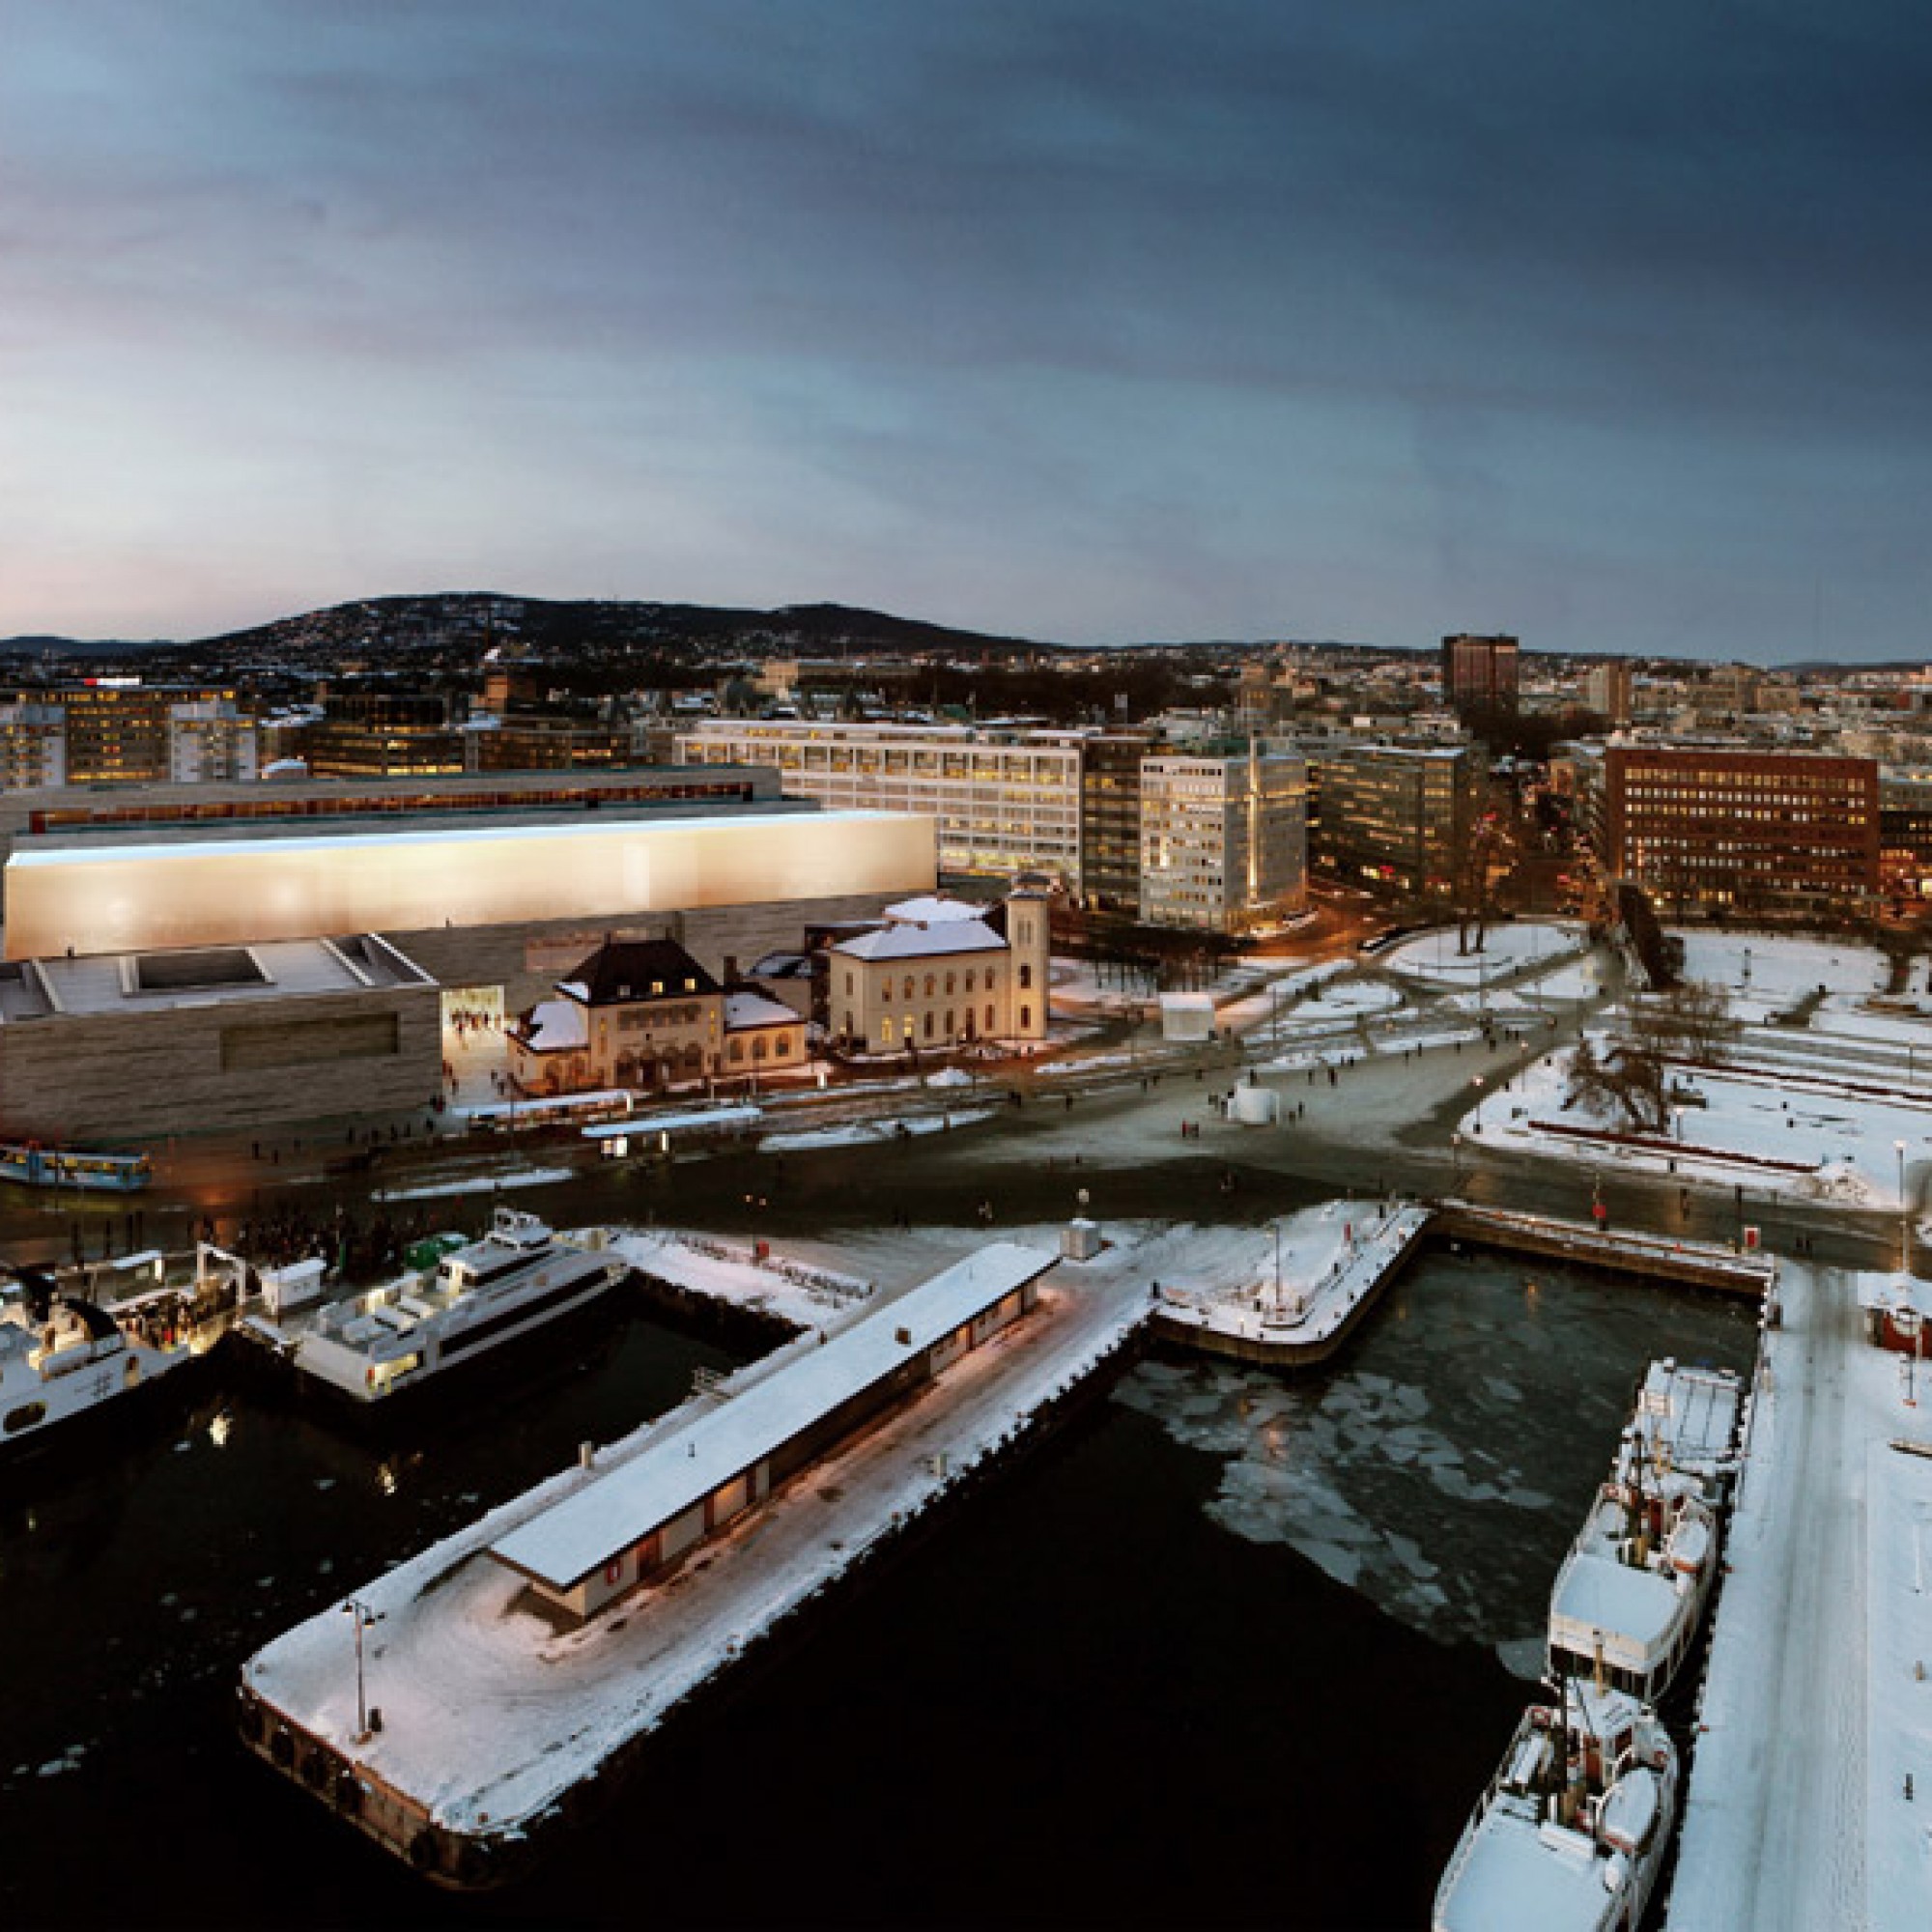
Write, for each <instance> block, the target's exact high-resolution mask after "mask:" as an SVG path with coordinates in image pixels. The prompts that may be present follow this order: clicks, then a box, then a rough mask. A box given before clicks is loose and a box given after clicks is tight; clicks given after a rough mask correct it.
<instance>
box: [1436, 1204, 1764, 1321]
mask: <svg viewBox="0 0 1932 1932" xmlns="http://www.w3.org/2000/svg"><path fill="white" fill-rule="evenodd" d="M1435 1232H1436V1233H1437V1234H1438V1235H1440V1236H1443V1237H1444V1238H1445V1239H1448V1240H1456V1241H1470V1242H1475V1243H1477V1244H1479V1245H1481V1246H1484V1247H1491V1248H1509V1249H1512V1250H1514V1251H1515V1252H1516V1253H1518V1254H1526V1255H1546V1256H1548V1258H1549V1259H1550V1260H1552V1261H1564V1262H1575V1263H1577V1264H1580V1265H1582V1266H1584V1267H1594V1268H1605V1269H1609V1270H1611V1271H1612V1272H1615V1273H1618V1274H1640V1275H1643V1276H1646V1277H1647V1278H1649V1279H1651V1280H1653V1281H1667V1282H1673V1283H1675V1284H1677V1285H1678V1286H1680V1287H1685V1288H1714V1289H1718V1290H1720V1291H1721V1292H1722V1293H1726V1294H1747V1295H1751V1296H1753V1297H1755V1298H1759V1299H1762V1297H1763V1296H1764V1295H1766V1294H1767V1293H1770V1292H1771V1290H1772V1288H1773V1287H1774V1285H1775V1284H1776V1280H1777V1264H1776V1262H1775V1261H1773V1260H1772V1259H1771V1257H1770V1256H1768V1255H1761V1254H1743V1255H1741V1254H1737V1253H1735V1252H1733V1251H1732V1250H1731V1249H1729V1248H1726V1247H1720V1246H1719V1245H1718V1244H1717V1243H1715V1242H1711V1241H1690V1240H1679V1239H1675V1238H1673V1237H1671V1236H1664V1235H1645V1234H1639V1233H1637V1232H1636V1231H1634V1230H1632V1229H1619V1230H1616V1231H1611V1230H1609V1229H1606V1228H1593V1227H1591V1226H1590V1225H1589V1223H1588V1222H1585V1221H1564V1220H1559V1219H1557V1218H1556V1217H1555V1216H1554V1215H1551V1214H1522V1213H1518V1212H1515V1211H1513V1210H1512V1209H1509V1208H1479V1207H1477V1206H1476V1205H1475V1204H1474V1203H1472V1202H1468V1201H1444V1202H1441V1203H1439V1204H1438V1205H1437V1208H1436V1210H1435Z"/></svg>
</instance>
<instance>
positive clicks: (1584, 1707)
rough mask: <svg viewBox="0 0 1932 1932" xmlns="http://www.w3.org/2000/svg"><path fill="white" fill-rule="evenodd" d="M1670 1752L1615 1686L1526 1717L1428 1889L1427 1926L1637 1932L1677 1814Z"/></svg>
mask: <svg viewBox="0 0 1932 1932" xmlns="http://www.w3.org/2000/svg"><path fill="white" fill-rule="evenodd" d="M1677 1781H1678V1767H1677V1750H1676V1747H1675V1746H1674V1745H1672V1743H1671V1741H1670V1738H1669V1735H1668V1733H1667V1732H1666V1731H1665V1730H1664V1728H1663V1726H1662V1724H1661V1723H1660V1722H1659V1721H1658V1720H1657V1718H1656V1717H1655V1715H1654V1714H1653V1713H1652V1712H1651V1711H1649V1710H1648V1709H1647V1708H1646V1707H1644V1706H1643V1705H1641V1704H1639V1703H1638V1702H1637V1701H1636V1699H1634V1697H1631V1696H1629V1695H1627V1694H1626V1693H1624V1692H1623V1691H1621V1690H1597V1689H1595V1688H1594V1687H1592V1686H1589V1685H1585V1684H1581V1683H1577V1682H1575V1681H1569V1682H1565V1683H1564V1684H1563V1686H1562V1689H1561V1694H1560V1696H1559V1698H1558V1700H1557V1701H1556V1702H1555V1703H1554V1704H1551V1705H1537V1706H1533V1707H1532V1708H1531V1709H1530V1710H1528V1711H1527V1712H1525V1713H1524V1715H1523V1719H1522V1721H1521V1722H1520V1724H1519V1725H1518V1726H1517V1730H1516V1735H1515V1736H1514V1737H1513V1738H1512V1739H1511V1740H1510V1746H1509V1749H1508V1750H1507V1751H1506V1752H1505V1753H1504V1755H1503V1761H1502V1765H1501V1767H1500V1768H1499V1770H1498V1771H1497V1773H1496V1775H1495V1776H1494V1777H1493V1778H1492V1779H1491V1781H1490V1785H1489V1788H1488V1790H1486V1791H1485V1792H1484V1794H1483V1797H1482V1800H1481V1802H1480V1803H1479V1804H1477V1806H1476V1809H1475V1812H1474V1814H1473V1815H1472V1816H1471V1817H1470V1820H1469V1822H1468V1824H1467V1825H1466V1826H1465V1827H1464V1828H1463V1836H1462V1838H1461V1840H1460V1841H1459V1843H1458V1844H1457V1847H1456V1851H1455V1855H1454V1856H1453V1857H1452V1858H1451V1859H1450V1861H1449V1864H1448V1868H1447V1869H1446V1870H1445V1871H1444V1873H1443V1875H1442V1882H1441V1884H1440V1885H1439V1886H1438V1887H1437V1888H1436V1892H1435V1913H1434V1916H1433V1918H1432V1919H1431V1923H1432V1925H1433V1926H1434V1928H1435V1932H1515V1928H1519V1927H1520V1928H1521V1932H1634V1927H1635V1926H1636V1924H1637V1922H1638V1920H1639V1919H1640V1918H1642V1917H1643V1909H1644V1905H1645V1903H1646V1902H1647V1901H1648V1899H1649V1897H1650V1893H1651V1890H1652V1889H1653V1888H1654V1886H1655V1885H1656V1882H1657V1874H1658V1870H1659V1868H1660V1866H1661V1865H1662V1862H1663V1854H1664V1849H1665V1847H1666V1846H1667V1845H1668V1843H1669V1840H1670V1832H1671V1827H1672V1825H1673V1823H1674V1822H1675V1819H1676V1813H1677Z"/></svg>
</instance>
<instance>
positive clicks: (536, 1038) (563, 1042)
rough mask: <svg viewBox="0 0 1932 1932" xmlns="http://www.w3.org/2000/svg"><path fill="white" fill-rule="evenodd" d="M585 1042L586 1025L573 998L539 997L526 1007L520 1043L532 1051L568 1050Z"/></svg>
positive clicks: (587, 1040) (581, 1011) (580, 1009)
mask: <svg viewBox="0 0 1932 1932" xmlns="http://www.w3.org/2000/svg"><path fill="white" fill-rule="evenodd" d="M589 1043H590V1029H589V1026H588V1024H587V1022H586V1021H585V1019H584V1017H583V1009H582V1007H580V1006H579V1005H578V1004H577V1002H576V1001H575V1000H539V1001H538V1002H537V1003H536V1005H535V1006H533V1007H532V1008H531V1009H530V1016H529V1020H528V1023H527V1025H526V1027H525V1030H524V1044H525V1045H526V1047H527V1048H528V1049H529V1050H530V1051H531V1052H532V1053H570V1052H572V1051H574V1050H575V1049H576V1048H578V1047H581V1046H587V1045H588V1044H589Z"/></svg>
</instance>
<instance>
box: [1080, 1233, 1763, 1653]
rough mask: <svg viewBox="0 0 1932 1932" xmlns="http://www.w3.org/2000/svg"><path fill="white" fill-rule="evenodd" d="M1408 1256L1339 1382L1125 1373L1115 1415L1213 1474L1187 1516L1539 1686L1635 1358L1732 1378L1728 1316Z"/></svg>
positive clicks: (1638, 1291)
mask: <svg viewBox="0 0 1932 1932" xmlns="http://www.w3.org/2000/svg"><path fill="white" fill-rule="evenodd" d="M1540 1279H1541V1282H1542V1287H1541V1291H1540V1293H1539V1295H1538V1296H1537V1298H1536V1299H1535V1301H1534V1303H1533V1304H1531V1305H1527V1306H1526V1305H1525V1302H1524V1298H1523V1287H1522V1283H1521V1281H1520V1278H1519V1276H1518V1274H1517V1271H1516V1270H1514V1269H1512V1268H1510V1267H1509V1266H1507V1265H1506V1264H1500V1263H1497V1262H1495V1261H1485V1260H1481V1259H1463V1260H1457V1259H1452V1258H1448V1257H1429V1258H1426V1259H1425V1260H1423V1261H1422V1262H1421V1263H1419V1264H1417V1266H1416V1267H1415V1268H1414V1269H1413V1270H1412V1271H1411V1272H1410V1273H1409V1274H1408V1275H1407V1276H1406V1277H1405V1279H1404V1280H1403V1281H1402V1282H1400V1283H1399V1284H1397V1286H1396V1287H1395V1288H1394V1289H1393V1290H1392V1291H1391V1293H1390V1297H1389V1300H1388V1302H1387V1303H1385V1305H1384V1307H1383V1308H1382V1309H1381V1310H1380V1311H1378V1314H1377V1315H1376V1316H1374V1317H1372V1318H1371V1321H1370V1325H1369V1327H1368V1328H1367V1329H1365V1331H1364V1334H1363V1337H1362V1339H1361V1341H1360V1343H1359V1344H1358V1345H1357V1346H1356V1347H1355V1348H1354V1349H1353V1350H1351V1351H1350V1353H1348V1354H1346V1355H1344V1356H1343V1357H1342V1359H1341V1360H1340V1362H1339V1363H1337V1364H1336V1365H1334V1366H1333V1367H1331V1368H1329V1369H1326V1370H1323V1371H1318V1372H1316V1373H1315V1374H1312V1375H1308V1376H1304V1377H1301V1378H1285V1377H1281V1376H1276V1375H1273V1374H1271V1373H1269V1372H1268V1371H1266V1370H1264V1369H1258V1368H1257V1369H1250V1368H1247V1367H1244V1366H1242V1365H1239V1364H1235V1363H1229V1362H1222V1361H1207V1360H1201V1361H1187V1360H1175V1359H1162V1360H1151V1361H1146V1362H1143V1363H1141V1364H1140V1365H1138V1366H1137V1367H1136V1368H1135V1369H1134V1370H1133V1372H1132V1373H1131V1374H1129V1375H1128V1376H1126V1377H1125V1378H1122V1381H1121V1382H1120V1383H1119V1384H1118V1385H1117V1387H1116V1390H1115V1399H1116V1400H1117V1401H1118V1402H1120V1403H1122V1404H1123V1405H1124V1406H1127V1407H1130V1408H1133V1409H1136V1410H1138V1411H1140V1412H1142V1413H1144V1414H1146V1415H1149V1416H1151V1417H1152V1418H1154V1419H1155V1420H1156V1421H1157V1422H1159V1423H1160V1425H1161V1426H1162V1428H1163V1429H1165V1431H1166V1432H1167V1434H1168V1435H1170V1436H1171V1437H1172V1438H1173V1439H1174V1440H1176V1441H1177V1442H1179V1443H1181V1444H1183V1445H1185V1446H1187V1447H1189V1448H1193V1449H1198V1450H1202V1451H1205V1452H1206V1453H1208V1454H1209V1455H1212V1456H1216V1457H1219V1458H1221V1459H1222V1467H1221V1471H1220V1479H1219V1485H1218V1488H1217V1490H1216V1492H1215V1493H1214V1495H1213V1496H1212V1497H1211V1499H1210V1500H1209V1501H1208V1504H1207V1513H1208V1517H1209V1518H1210V1519H1211V1520H1213V1521H1215V1522H1217V1523H1219V1524H1220V1525H1221V1526H1222V1527H1223V1528H1224V1529H1226V1530H1228V1531H1230V1532H1231V1533H1232V1534H1234V1535H1236V1536H1240V1537H1244V1538H1246V1539H1248V1540H1249V1541H1251V1542H1255V1543H1271V1544H1286V1545H1287V1546H1289V1547H1290V1548H1293V1549H1294V1550H1296V1551H1297V1552H1298V1553H1299V1554H1300V1555H1301V1556H1303V1557H1304V1558H1306V1559H1307V1561H1309V1562H1310V1563H1312V1564H1314V1565H1315V1566H1316V1567H1317V1568H1318V1569H1320V1570H1321V1571H1322V1572H1323V1573H1324V1574H1325V1575H1326V1576H1328V1577H1332V1578H1333V1579H1334V1580H1335V1581H1336V1582H1338V1583H1341V1584H1343V1585H1344V1586H1346V1587H1347V1588H1349V1589H1351V1590H1356V1591H1359V1592H1360V1593H1361V1594H1362V1595H1364V1596H1366V1597H1367V1598H1369V1599H1370V1601H1371V1602H1373V1603H1374V1604H1376V1605H1378V1607H1379V1608H1380V1609H1381V1610H1382V1611H1384V1612H1385V1613H1386V1614H1387V1615H1389V1616H1392V1617H1395V1618H1396V1619H1398V1620H1399V1621H1401V1622H1403V1623H1405V1624H1407V1625H1409V1626H1410V1627H1412V1628H1414V1629H1416V1630H1420V1631H1422V1632H1424V1633H1426V1634H1428V1635H1430V1636H1433V1637H1435V1638H1436V1639H1437V1640H1438V1641H1442V1642H1451V1643H1456V1642H1463V1643H1478V1644H1482V1645H1485V1646H1487V1647H1489V1648H1492V1649H1493V1650H1494V1652H1495V1654H1496V1655H1497V1657H1498V1658H1499V1659H1500V1660H1501V1661H1502V1662H1503V1663H1504V1665H1505V1666H1506V1667H1507V1668H1509V1669H1510V1670H1512V1671H1514V1672H1516V1673H1517V1674H1518V1675H1520V1676H1524V1677H1528V1678H1534V1677H1536V1676H1537V1675H1538V1674H1539V1673H1540V1671H1541V1668H1542V1659H1543V1636H1542V1633H1543V1629H1544V1624H1545V1619H1546V1618H1547V1616H1548V1601H1549V1589H1550V1585H1551V1583H1552V1582H1553V1580H1554V1577H1555V1574H1556V1570H1557V1567H1558V1565H1559V1564H1560V1563H1561V1561H1562V1558H1563V1554H1564V1552H1565V1550H1566V1549H1567V1548H1568V1547H1569V1543H1570V1539H1571V1538H1572V1536H1574V1535H1575V1533H1576V1530H1577V1524H1578V1523H1579V1522H1580V1520H1581V1519H1582V1515H1583V1512H1584V1510H1585V1508H1586V1507H1587V1505H1588V1501H1589V1498H1590V1496H1591V1495H1592V1494H1593V1493H1594V1491H1595V1487H1596V1484H1597V1483H1598V1482H1599V1481H1600V1480H1601V1477H1602V1473H1603V1470H1604V1468H1605V1466H1606V1465H1607V1463H1608V1459H1609V1456H1610V1453H1611V1449H1612V1447H1613V1445H1614V1443H1615V1440H1616V1435H1617V1431H1618V1428H1619V1427H1620V1426H1621V1422H1622V1419H1623V1417H1624V1415H1626V1414H1627V1413H1628V1407H1629V1403H1630V1400H1631V1392H1632V1389H1633V1386H1634V1381H1635V1378H1636V1376H1637V1374H1638V1373H1639V1372H1640V1370H1641V1368H1642V1366H1643V1364H1644V1362H1645V1361H1647V1360H1648V1359H1649V1357H1650V1355H1651V1354H1652V1353H1657V1354H1667V1353H1676V1354H1678V1355H1679V1356H1681V1357H1683V1358H1685V1359H1696V1358H1699V1357H1700V1356H1706V1355H1708V1356H1711V1357H1713V1358H1715V1359H1719V1360H1726V1361H1729V1362H1731V1363H1732V1365H1734V1366H1735V1365H1738V1363H1739V1362H1740V1361H1743V1360H1747V1359H1748V1350H1749V1347H1750V1342H1751V1326H1750V1320H1749V1315H1748V1313H1747V1312H1746V1311H1743V1310H1741V1309H1735V1310H1734V1309H1732V1308H1730V1307H1728V1306H1725V1305H1721V1304H1717V1303H1714V1302H1712V1301H1711V1300H1709V1299H1707V1298H1706V1299H1694V1298H1691V1297H1688V1296H1681V1295H1667V1294H1664V1293H1660V1292H1659V1291H1656V1290H1652V1289H1642V1288H1631V1287H1626V1286H1616V1285H1611V1284H1605V1283H1602V1282H1589V1281H1581V1280H1569V1279H1563V1280H1560V1281H1559V1280H1558V1279H1556V1278H1555V1276H1554V1273H1553V1271H1552V1272H1551V1274H1549V1275H1547V1276H1543V1277H1540Z"/></svg>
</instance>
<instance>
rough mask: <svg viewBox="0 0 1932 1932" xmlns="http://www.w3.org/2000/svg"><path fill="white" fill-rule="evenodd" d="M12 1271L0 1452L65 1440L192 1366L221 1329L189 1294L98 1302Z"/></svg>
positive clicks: (1, 1306)
mask: <svg viewBox="0 0 1932 1932" xmlns="http://www.w3.org/2000/svg"><path fill="white" fill-rule="evenodd" d="M14 1274H15V1275H16V1277H17V1286H15V1287H14V1288H11V1289H9V1290H7V1291H6V1292H5V1293H0V1454H8V1453H11V1452H12V1451H14V1449H16V1448H24V1447H26V1446H28V1445H30V1444H35V1443H40V1442H43V1441H46V1440H49V1439H50V1438H52V1437H53V1436H54V1435H55V1434H56V1432H59V1435H60V1439H62V1440H66V1439H68V1436H69V1434H70V1433H71V1428H72V1426H73V1425H74V1424H77V1423H78V1422H79V1421H80V1420H81V1419H82V1418H83V1417H87V1416H95V1415H99V1414H100V1413H101V1412H103V1411H105V1410H106V1409H107V1408H108V1407H109V1406H110V1405H120V1404H122V1403H123V1402H124V1401H125V1399H126V1398H127V1397H128V1396H131V1395H133V1394H134V1393H135V1392H136V1391H137V1390H140V1389H144V1388H147V1387H149V1386H150V1385H152V1384H153V1383H155V1382H156V1381H158V1380H159V1379H160V1378H162V1377H163V1376H166V1375H169V1374H171V1373H172V1372H173V1371H174V1370H176V1369H178V1368H180V1367H182V1366H183V1364H184V1363H185V1362H188V1361H191V1360H192V1359H193V1358H194V1357H195V1356H196V1355H198V1354H201V1353H203V1352H204V1351H205V1350H206V1349H207V1348H208V1346H209V1345H210V1343H211V1341H212V1340H213V1334H215V1333H218V1332H219V1325H218V1323H212V1322H211V1321H209V1320H208V1319H207V1317H208V1316H209V1314H210V1313H211V1310H210V1306H209V1304H208V1303H207V1302H206V1301H204V1300H203V1299H201V1298H200V1296H199V1295H198V1293H197V1291H196V1290H194V1289H187V1288H165V1287H163V1288H156V1289H154V1290H151V1291H150V1292H149V1293H145V1294H139V1295H135V1296H133V1297H132V1298H130V1299H128V1300H126V1301H118V1302H114V1303H110V1304H107V1305H102V1304H100V1303H97V1302H93V1301H88V1300H85V1299H83V1298H81V1297H80V1296H78V1295H71V1294H65V1293H62V1292H61V1291H60V1289H59V1288H58V1287H57V1286H56V1285H55V1282H54V1279H53V1277H52V1276H51V1275H49V1274H47V1273H45V1272H43V1270H41V1269H39V1268H27V1267H21V1268H15V1269H14ZM202 1286H203V1287H204V1288H205V1287H206V1286H207V1284H206V1283H205V1282H204V1283H203V1284H202ZM232 1301H233V1297H232V1294H231V1295H230V1296H229V1303H228V1305H230V1306H232Z"/></svg>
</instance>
